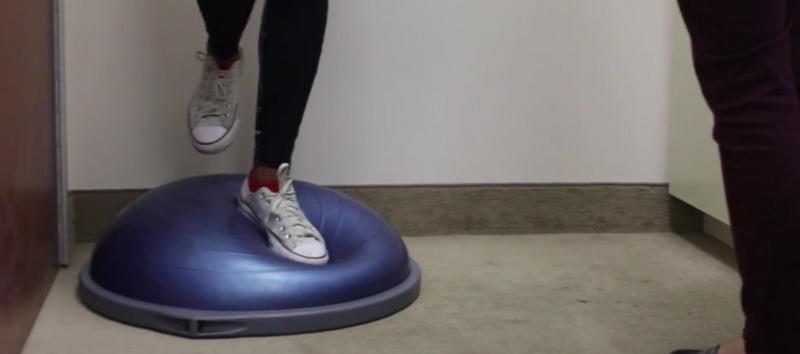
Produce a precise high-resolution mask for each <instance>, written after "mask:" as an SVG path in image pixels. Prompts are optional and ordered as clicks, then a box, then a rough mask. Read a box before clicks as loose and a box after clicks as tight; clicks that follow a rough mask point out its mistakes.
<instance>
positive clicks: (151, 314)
mask: <svg viewBox="0 0 800 354" xmlns="http://www.w3.org/2000/svg"><path fill="white" fill-rule="evenodd" d="M409 263H410V267H411V272H410V274H409V276H408V278H407V279H406V280H404V281H403V282H402V283H400V284H398V285H397V286H395V287H394V288H391V289H389V290H386V291H384V292H382V293H379V294H376V295H373V296H370V297H367V298H364V299H359V300H355V301H350V302H345V303H340V304H334V305H328V306H319V307H310V308H302V309H290V310H277V311H232V312H229V311H208V310H194V309H188V308H180V307H171V306H162V305H157V304H151V303H147V302H143V301H139V300H135V299H131V298H128V297H125V296H121V295H118V294H115V293H112V292H110V291H108V290H105V289H103V288H101V287H100V286H99V285H97V284H96V283H95V282H94V281H93V280H92V278H91V276H90V272H89V265H87V266H85V267H84V268H83V269H82V270H81V275H80V286H79V287H78V295H79V297H80V299H81V301H83V303H84V304H86V306H88V307H89V308H91V309H92V310H94V311H97V312H98V313H100V314H102V315H104V316H107V317H109V318H112V319H114V320H117V321H120V322H125V323H128V324H131V325H134V326H139V327H145V328H150V329H154V330H157V331H160V332H166V333H171V334H175V335H179V336H184V337H189V338H219V337H241V336H266V335H281V334H294V333H305V332H315V331H323V330H330V329H336V328H342V327H348V326H353V325H357V324H361V323H365V322H369V321H374V320H377V319H380V318H383V317H386V316H389V315H391V314H393V313H395V312H397V311H400V310H402V309H404V308H406V307H407V306H408V305H411V303H413V302H414V300H416V298H417V296H419V289H420V269H419V265H417V263H416V262H414V261H413V260H410V261H409Z"/></svg>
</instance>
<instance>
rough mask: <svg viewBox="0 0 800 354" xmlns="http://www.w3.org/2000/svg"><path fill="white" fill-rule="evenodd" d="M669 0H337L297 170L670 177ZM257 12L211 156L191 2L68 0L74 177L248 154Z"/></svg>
mask: <svg viewBox="0 0 800 354" xmlns="http://www.w3.org/2000/svg"><path fill="white" fill-rule="evenodd" d="M671 3H672V2H671V1H668V0H664V1H625V0H608V1H592V0H573V1H561V0H497V1H491V0H436V1H431V0H405V1H394V0H392V1H390V0H333V1H332V2H331V18H330V28H329V33H328V37H327V43H326V47H325V54H324V57H323V59H322V65H321V69H320V75H319V79H318V82H317V85H316V87H315V89H314V92H313V94H312V98H311V100H312V102H311V105H310V107H309V110H308V114H307V117H306V123H305V124H304V126H303V129H302V133H301V137H300V140H299V142H298V145H299V147H298V149H297V151H296V154H295V162H296V169H295V172H296V173H297V174H298V175H299V176H300V177H302V178H306V179H310V180H313V181H316V182H320V183H327V184H417V183H441V184H452V183H507V182H522V183H526V182H530V183H538V182H542V183H549V182H564V183H569V182H579V183H580V182H665V181H666V175H667V172H666V160H667V156H666V151H667V147H666V145H667V106H668V76H669V75H668V70H669V58H670V54H669V52H670V46H671V39H670V36H671V26H672V23H671V13H670V6H671ZM260 6H261V2H259V3H258V5H257V7H259V8H260ZM258 17H259V14H258V13H255V14H254V20H256V19H258ZM257 24H258V23H257V21H251V24H250V27H249V28H248V32H247V34H246V36H245V40H244V47H245V48H246V50H247V57H246V60H247V62H248V63H247V69H246V79H245V81H244V95H243V97H242V107H243V109H242V117H243V119H244V122H245V124H244V129H243V130H242V131H241V132H240V133H241V134H240V136H239V139H238V140H237V142H236V143H235V144H234V145H233V146H232V147H231V149H230V150H229V151H228V152H226V153H224V154H221V155H218V156H213V157H208V156H201V155H199V154H197V153H195V152H194V151H193V150H192V148H191V147H190V145H189V143H188V141H187V132H186V131H185V129H186V128H185V123H184V115H185V106H186V102H187V100H188V98H189V96H190V94H191V91H192V89H193V87H194V84H195V82H196V80H197V76H198V71H199V63H197V62H196V61H194V51H196V50H197V49H199V48H202V46H203V43H204V32H203V27H202V23H201V19H200V16H199V14H198V11H197V9H196V8H195V5H194V2H193V1H189V0H138V1H130V0H70V1H67V2H66V23H65V26H66V34H65V37H66V67H67V73H66V74H67V77H66V82H67V119H68V128H67V129H68V138H69V141H68V144H69V149H68V155H69V181H70V187H71V188H72V189H108V188H111V189H117V188H147V187H154V186H157V185H160V184H162V183H165V182H167V181H170V180H174V179H177V178H181V177H185V176H190V175H195V174H204V173H213V172H223V171H224V172H235V171H243V170H244V169H246V168H247V165H248V162H249V161H250V152H251V149H252V138H251V136H250V134H249V132H250V131H252V127H253V119H252V116H253V111H254V105H255V102H254V96H255V87H256V81H255V77H256V72H257V71H256V69H257V67H256V63H257V60H256V48H257V45H256V30H257V27H258V26H257Z"/></svg>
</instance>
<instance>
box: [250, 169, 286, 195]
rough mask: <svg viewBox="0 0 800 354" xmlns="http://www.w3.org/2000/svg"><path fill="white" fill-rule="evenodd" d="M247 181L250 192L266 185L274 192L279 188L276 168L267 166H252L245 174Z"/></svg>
mask: <svg viewBox="0 0 800 354" xmlns="http://www.w3.org/2000/svg"><path fill="white" fill-rule="evenodd" d="M247 182H248V185H249V187H250V191H251V192H255V191H257V190H259V189H261V188H264V187H266V188H267V189H269V190H270V191H271V192H273V193H275V192H278V189H279V188H280V185H279V183H278V173H277V170H276V169H275V168H272V167H268V166H254V167H253V168H252V169H251V170H250V174H248V176H247Z"/></svg>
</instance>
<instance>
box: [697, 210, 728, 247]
mask: <svg viewBox="0 0 800 354" xmlns="http://www.w3.org/2000/svg"><path fill="white" fill-rule="evenodd" d="M703 232H704V233H706V234H708V235H711V236H713V237H714V238H716V239H717V240H720V241H721V242H722V243H724V244H726V245H728V246H731V247H733V233H732V232H731V227H730V226H729V225H728V224H726V223H724V222H722V221H720V220H718V219H717V218H715V217H713V216H711V215H707V214H705V213H704V214H703Z"/></svg>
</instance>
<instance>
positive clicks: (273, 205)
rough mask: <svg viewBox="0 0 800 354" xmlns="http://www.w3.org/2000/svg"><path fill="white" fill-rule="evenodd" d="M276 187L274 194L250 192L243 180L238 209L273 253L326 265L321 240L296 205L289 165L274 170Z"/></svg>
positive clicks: (269, 192)
mask: <svg viewBox="0 0 800 354" xmlns="http://www.w3.org/2000/svg"><path fill="white" fill-rule="evenodd" d="M278 184H279V186H280V190H279V191H278V193H273V192H271V191H270V190H269V189H267V188H266V187H262V188H260V189H259V190H257V191H255V192H251V191H250V187H249V185H248V183H247V180H245V181H244V183H243V184H242V189H241V192H240V193H239V209H240V210H241V211H242V212H243V213H244V214H245V215H246V216H247V217H248V218H250V220H252V221H253V222H255V223H256V224H257V225H258V226H259V227H260V228H261V229H262V230H263V231H264V233H265V234H267V236H269V241H270V248H271V249H272V251H273V252H275V253H277V254H278V255H280V256H283V257H286V258H288V259H291V260H293V261H297V262H302V263H308V264H314V265H322V264H325V263H328V250H327V249H326V248H325V240H324V239H323V238H322V235H320V233H319V231H317V229H316V228H315V227H314V225H312V224H311V223H310V222H309V221H308V218H306V215H305V214H304V213H303V210H302V209H300V204H299V203H298V202H297V195H296V194H295V192H294V187H293V186H292V179H291V177H290V175H289V164H286V163H284V164H282V165H281V166H280V167H279V168H278Z"/></svg>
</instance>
